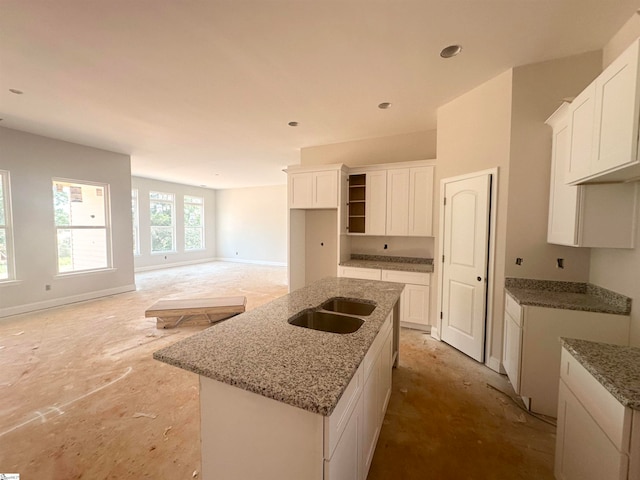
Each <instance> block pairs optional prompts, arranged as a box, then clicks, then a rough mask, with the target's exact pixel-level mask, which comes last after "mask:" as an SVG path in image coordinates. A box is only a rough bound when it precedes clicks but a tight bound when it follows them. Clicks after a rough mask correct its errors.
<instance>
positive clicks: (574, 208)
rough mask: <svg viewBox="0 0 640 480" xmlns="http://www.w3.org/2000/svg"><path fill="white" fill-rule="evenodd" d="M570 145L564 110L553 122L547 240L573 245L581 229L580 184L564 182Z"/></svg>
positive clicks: (567, 118)
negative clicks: (579, 220)
mask: <svg viewBox="0 0 640 480" xmlns="http://www.w3.org/2000/svg"><path fill="white" fill-rule="evenodd" d="M569 145H570V125H569V117H568V112H567V111H566V110H565V115H564V116H563V117H562V118H560V119H557V120H555V122H554V124H553V142H552V150H551V185H550V189H549V223H548V226H547V242H549V243H556V244H560V245H570V246H574V245H576V241H577V238H576V236H577V232H578V198H579V192H578V189H579V188H581V187H576V186H571V185H566V184H565V183H564V175H565V169H566V166H567V163H568V161H569Z"/></svg>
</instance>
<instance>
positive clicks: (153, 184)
mask: <svg viewBox="0 0 640 480" xmlns="http://www.w3.org/2000/svg"><path fill="white" fill-rule="evenodd" d="M131 187H132V188H137V189H138V211H139V218H140V255H136V256H135V257H134V258H135V268H136V271H139V270H147V269H153V268H160V267H168V266H172V265H180V264H188V263H198V262H206V261H211V260H214V259H215V257H216V193H215V191H214V190H211V189H208V188H200V187H194V186H190V185H182V184H179V183H171V182H163V181H160V180H153V179H150V178H143V177H132V179H131ZM151 191H154V192H162V193H173V194H174V195H175V226H176V242H175V250H176V251H175V252H163V253H151V230H150V225H151V221H150V212H149V192H151ZM185 195H193V196H197V197H203V198H204V214H205V221H204V226H205V248H204V249H203V250H196V251H185V250H184V196H185ZM130 217H131V213H129V218H130Z"/></svg>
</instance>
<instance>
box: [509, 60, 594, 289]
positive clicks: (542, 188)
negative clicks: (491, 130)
mask: <svg viewBox="0 0 640 480" xmlns="http://www.w3.org/2000/svg"><path fill="white" fill-rule="evenodd" d="M601 62H602V54H601V52H599V51H597V52H590V53H585V54H582V55H576V56H572V57H566V58H562V59H557V60H552V61H547V62H541V63H536V64H531V65H526V66H522V67H517V68H514V69H513V91H512V108H511V112H512V113H511V147H510V161H509V179H508V181H509V192H510V194H509V201H508V207H507V239H506V252H505V254H506V264H505V275H506V276H507V277H521V278H537V279H545V280H564V281H578V282H584V281H587V279H588V277H589V250H588V249H585V248H572V247H566V246H559V245H552V244H549V243H547V222H548V217H549V215H548V213H549V188H550V186H549V179H550V168H551V136H552V135H551V127H549V126H547V125H545V123H544V122H545V120H546V119H547V118H548V117H549V116H550V115H551V114H552V113H553V112H554V111H555V110H556V109H557V108H558V107H559V106H560V105H561V104H562V99H563V98H565V97H575V96H576V95H577V94H578V93H580V92H581V91H582V90H583V89H584V88H585V87H586V86H587V85H589V83H591V81H593V79H594V78H595V77H597V76H598V73H600V65H601ZM517 257H519V258H522V259H523V262H522V264H521V265H517V264H516V261H515V260H516V258H517ZM557 258H563V259H564V267H565V268H563V269H559V268H556V263H557V262H556V259H557Z"/></svg>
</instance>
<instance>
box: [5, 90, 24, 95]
mask: <svg viewBox="0 0 640 480" xmlns="http://www.w3.org/2000/svg"><path fill="white" fill-rule="evenodd" d="M9 91H10V92H11V93H15V94H16V95H22V94H23V93H24V92H23V91H22V90H16V89H15V88H10V89H9Z"/></svg>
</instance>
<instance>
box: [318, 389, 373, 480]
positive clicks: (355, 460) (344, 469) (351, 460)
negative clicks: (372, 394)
mask: <svg viewBox="0 0 640 480" xmlns="http://www.w3.org/2000/svg"><path fill="white" fill-rule="evenodd" d="M360 398H361V399H362V397H360ZM361 436H362V402H359V405H358V406H357V407H356V408H355V410H353V412H352V413H351V416H350V417H349V421H348V423H347V426H346V427H345V429H344V432H342V436H341V437H340V440H339V441H338V444H337V445H336V448H335V450H334V451H333V455H332V456H331V459H330V460H325V462H324V480H354V479H355V480H361V479H362V471H363V468H362V444H361V441H362V439H361V438H362V437H361ZM362 480H364V479H362Z"/></svg>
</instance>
